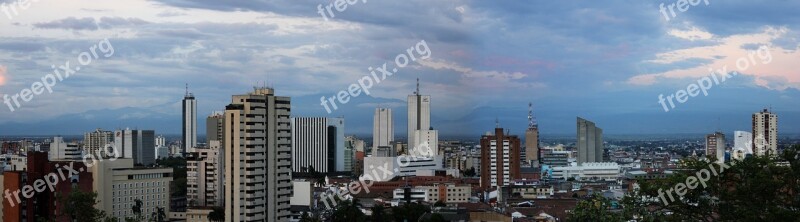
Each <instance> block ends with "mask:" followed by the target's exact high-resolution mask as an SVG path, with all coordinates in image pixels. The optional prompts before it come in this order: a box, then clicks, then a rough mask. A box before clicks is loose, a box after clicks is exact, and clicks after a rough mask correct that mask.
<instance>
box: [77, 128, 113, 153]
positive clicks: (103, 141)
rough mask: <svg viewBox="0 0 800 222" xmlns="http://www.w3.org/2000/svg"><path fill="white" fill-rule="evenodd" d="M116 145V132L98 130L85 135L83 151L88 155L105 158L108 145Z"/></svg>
mask: <svg viewBox="0 0 800 222" xmlns="http://www.w3.org/2000/svg"><path fill="white" fill-rule="evenodd" d="M112 143H114V132H111V131H106V130H103V129H100V128H98V129H96V130H95V131H94V132H88V133H85V134H83V150H84V152H86V154H92V155H100V156H103V157H105V155H106V150H103V149H104V148H105V147H106V145H108V144H112Z"/></svg>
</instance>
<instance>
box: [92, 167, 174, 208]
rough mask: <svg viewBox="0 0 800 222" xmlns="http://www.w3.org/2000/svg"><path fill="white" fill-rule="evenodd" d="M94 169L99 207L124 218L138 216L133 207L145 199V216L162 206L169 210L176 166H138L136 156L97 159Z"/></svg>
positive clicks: (93, 175) (143, 205) (93, 174)
mask: <svg viewBox="0 0 800 222" xmlns="http://www.w3.org/2000/svg"><path fill="white" fill-rule="evenodd" d="M89 169H90V172H91V173H92V177H93V178H94V181H93V182H94V183H93V188H94V192H96V193H97V201H98V202H97V204H96V205H95V207H96V208H97V209H100V210H103V211H105V212H107V213H108V214H109V216H113V217H116V218H118V220H119V221H124V218H125V217H134V216H135V214H134V212H133V210H132V209H133V206H134V205H136V202H137V200H139V201H141V202H142V210H141V211H142V212H141V213H142V215H151V214H152V213H153V212H158V209H159V208H162V209H163V210H164V211H165V212H168V211H169V206H170V189H169V188H170V186H169V184H170V182H172V178H173V169H172V168H148V167H134V160H133V159H123V158H120V159H115V160H112V159H106V160H101V161H97V162H96V164H95V165H93V166H92V167H91V168H89Z"/></svg>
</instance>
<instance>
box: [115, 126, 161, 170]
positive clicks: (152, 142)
mask: <svg viewBox="0 0 800 222" xmlns="http://www.w3.org/2000/svg"><path fill="white" fill-rule="evenodd" d="M114 147H115V149H116V150H115V152H118V153H115V154H114V155H115V157H116V158H126V159H127V158H130V159H133V163H134V164H139V165H145V166H146V165H150V164H154V163H155V162H156V152H155V150H156V139H155V131H153V130H131V129H125V130H117V131H116V132H114Z"/></svg>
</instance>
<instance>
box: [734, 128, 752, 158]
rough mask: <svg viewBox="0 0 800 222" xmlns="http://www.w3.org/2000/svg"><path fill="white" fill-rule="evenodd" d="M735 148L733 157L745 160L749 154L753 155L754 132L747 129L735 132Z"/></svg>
mask: <svg viewBox="0 0 800 222" xmlns="http://www.w3.org/2000/svg"><path fill="white" fill-rule="evenodd" d="M733 137H734V138H733V149H731V158H732V159H737V160H743V159H744V158H745V157H746V156H747V155H753V147H752V145H753V134H752V133H750V132H745V131H734V132H733Z"/></svg>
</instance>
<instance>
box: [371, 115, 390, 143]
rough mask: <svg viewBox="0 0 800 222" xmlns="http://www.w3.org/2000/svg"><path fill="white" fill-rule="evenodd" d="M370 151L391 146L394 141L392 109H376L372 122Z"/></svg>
mask: <svg viewBox="0 0 800 222" xmlns="http://www.w3.org/2000/svg"><path fill="white" fill-rule="evenodd" d="M372 124H373V126H372V150H373V152H374V150H375V149H377V148H378V147H381V146H391V145H392V144H391V143H392V142H393V141H394V120H392V109H389V108H376V109H375V116H374V118H373V122H372Z"/></svg>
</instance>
